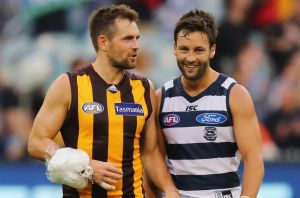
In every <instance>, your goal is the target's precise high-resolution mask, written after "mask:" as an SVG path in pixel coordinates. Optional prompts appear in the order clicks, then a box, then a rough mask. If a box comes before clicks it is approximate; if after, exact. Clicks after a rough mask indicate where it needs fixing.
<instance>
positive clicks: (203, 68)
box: [177, 60, 209, 81]
mask: <svg viewBox="0 0 300 198" xmlns="http://www.w3.org/2000/svg"><path fill="white" fill-rule="evenodd" d="M177 65H178V67H179V70H180V71H181V73H182V75H183V76H184V77H185V78H186V79H187V80H190V81H196V80H198V79H201V78H202V77H203V76H204V74H205V73H206V70H207V68H208V65H209V61H207V62H200V63H199V65H198V66H197V72H196V73H194V74H193V75H190V74H188V73H187V72H186V70H185V68H184V67H185V66H184V65H185V63H184V62H181V61H179V60H177Z"/></svg>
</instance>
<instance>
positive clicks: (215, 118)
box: [196, 113, 227, 124]
mask: <svg viewBox="0 0 300 198" xmlns="http://www.w3.org/2000/svg"><path fill="white" fill-rule="evenodd" d="M196 120H197V122H200V123H202V124H222V123H224V122H226V121H227V118H226V116H224V115H223V114H220V113H202V114H200V115H198V116H197V117H196Z"/></svg>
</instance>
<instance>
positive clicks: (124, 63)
mask: <svg viewBox="0 0 300 198" xmlns="http://www.w3.org/2000/svg"><path fill="white" fill-rule="evenodd" d="M109 61H110V63H111V65H112V66H113V67H115V68H117V69H121V70H126V69H134V68H135V66H136V63H134V64H130V63H129V62H128V60H124V61H117V60H115V59H114V58H112V57H109Z"/></svg>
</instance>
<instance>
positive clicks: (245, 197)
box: [240, 195, 250, 198]
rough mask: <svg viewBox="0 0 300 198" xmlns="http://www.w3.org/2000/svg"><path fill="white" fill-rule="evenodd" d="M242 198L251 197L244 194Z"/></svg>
mask: <svg viewBox="0 0 300 198" xmlns="http://www.w3.org/2000/svg"><path fill="white" fill-rule="evenodd" d="M240 198H250V197H249V196H246V195H242V196H241V197H240Z"/></svg>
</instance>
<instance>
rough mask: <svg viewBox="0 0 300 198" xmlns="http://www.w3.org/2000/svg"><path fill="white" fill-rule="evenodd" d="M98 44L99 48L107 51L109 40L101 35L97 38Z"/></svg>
mask: <svg viewBox="0 0 300 198" xmlns="http://www.w3.org/2000/svg"><path fill="white" fill-rule="evenodd" d="M97 42H98V48H99V49H101V50H103V51H106V50H107V47H108V39H107V37H106V36H104V35H99V36H98V38H97Z"/></svg>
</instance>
